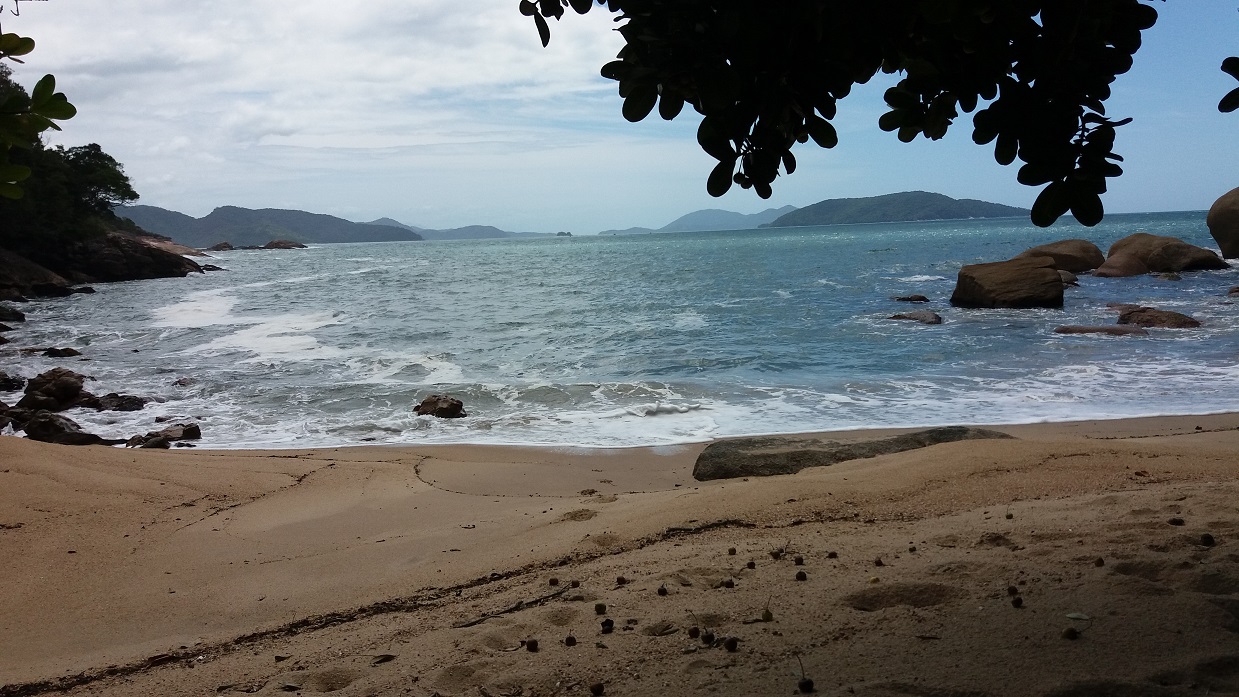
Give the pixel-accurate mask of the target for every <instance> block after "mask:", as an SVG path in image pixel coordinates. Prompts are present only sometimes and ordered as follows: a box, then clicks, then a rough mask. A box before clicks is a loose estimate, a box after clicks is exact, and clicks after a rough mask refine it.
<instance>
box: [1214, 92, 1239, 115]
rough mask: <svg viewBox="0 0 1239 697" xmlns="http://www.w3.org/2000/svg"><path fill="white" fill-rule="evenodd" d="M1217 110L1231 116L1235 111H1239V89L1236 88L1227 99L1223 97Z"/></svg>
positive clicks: (1229, 93)
mask: <svg viewBox="0 0 1239 697" xmlns="http://www.w3.org/2000/svg"><path fill="white" fill-rule="evenodd" d="M1217 108H1218V111H1220V112H1222V113H1223V114H1229V113H1230V112H1232V111H1234V110H1235V109H1239V87H1236V88H1235V89H1233V90H1231V91H1230V92H1228V93H1227V94H1226V96H1225V97H1222V101H1220V102H1218V105H1217Z"/></svg>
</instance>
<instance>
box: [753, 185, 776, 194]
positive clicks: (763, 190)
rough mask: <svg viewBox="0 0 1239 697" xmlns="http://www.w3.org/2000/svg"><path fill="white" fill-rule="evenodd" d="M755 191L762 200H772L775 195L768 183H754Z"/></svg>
mask: <svg viewBox="0 0 1239 697" xmlns="http://www.w3.org/2000/svg"><path fill="white" fill-rule="evenodd" d="M753 191H756V192H757V195H758V196H760V197H762V198H770V196H771V195H772V194H774V189H771V188H770V185H769V184H767V183H766V182H753Z"/></svg>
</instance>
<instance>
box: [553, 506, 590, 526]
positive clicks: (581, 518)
mask: <svg viewBox="0 0 1239 697" xmlns="http://www.w3.org/2000/svg"><path fill="white" fill-rule="evenodd" d="M597 515H598V511H594V510H590V509H588V508H578V509H577V510H575V511H568V512H567V513H565V514H563V515H561V516H560V517H559V522H561V523H569V522H572V523H583V522H585V521H587V520H592V519H593V518H594V517H595V516H597Z"/></svg>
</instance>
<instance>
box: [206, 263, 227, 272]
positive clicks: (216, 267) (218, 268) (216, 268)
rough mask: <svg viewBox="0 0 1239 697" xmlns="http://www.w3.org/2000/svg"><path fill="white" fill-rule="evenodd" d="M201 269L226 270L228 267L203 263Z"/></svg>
mask: <svg viewBox="0 0 1239 697" xmlns="http://www.w3.org/2000/svg"><path fill="white" fill-rule="evenodd" d="M202 270H203V271H227V270H228V269H225V268H223V267H222V266H216V265H215V264H203V265H202Z"/></svg>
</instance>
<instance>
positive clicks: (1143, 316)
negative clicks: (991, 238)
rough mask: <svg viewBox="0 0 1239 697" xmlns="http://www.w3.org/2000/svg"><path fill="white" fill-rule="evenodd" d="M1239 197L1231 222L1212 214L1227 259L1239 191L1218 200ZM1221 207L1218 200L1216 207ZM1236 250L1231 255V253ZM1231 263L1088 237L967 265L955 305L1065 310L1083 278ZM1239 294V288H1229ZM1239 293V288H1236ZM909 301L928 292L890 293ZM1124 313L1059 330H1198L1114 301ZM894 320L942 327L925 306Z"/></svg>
mask: <svg viewBox="0 0 1239 697" xmlns="http://www.w3.org/2000/svg"><path fill="white" fill-rule="evenodd" d="M1228 197H1230V199H1233V201H1232V202H1231V203H1229V204H1228V205H1231V206H1232V207H1233V213H1234V215H1233V219H1232V220H1231V224H1230V227H1228V228H1225V229H1223V227H1222V225H1221V223H1217V222H1216V220H1218V219H1220V218H1221V217H1222V216H1219V215H1215V213H1214V212H1211V213H1210V216H1209V225H1210V232H1211V233H1212V234H1213V237H1214V239H1216V240H1217V241H1218V243H1219V246H1220V247H1221V248H1222V250H1223V253H1224V254H1225V255H1226V256H1232V255H1233V256H1239V189H1236V190H1235V191H1232V192H1230V194H1227V196H1224V197H1223V198H1222V199H1220V200H1219V205H1220V204H1221V203H1222V202H1223V201H1226V200H1228ZM1214 209H1215V211H1216V210H1217V209H1218V205H1215V206H1214ZM1227 249H1229V250H1231V251H1230V252H1227V251H1226V250H1227ZM1227 268H1230V264H1228V263H1227V262H1226V260H1225V259H1223V258H1222V257H1220V256H1218V254H1217V253H1216V252H1214V251H1212V250H1209V249H1205V248H1203V247H1197V246H1196V245H1192V244H1189V243H1187V242H1184V241H1183V240H1180V239H1177V238H1174V237H1166V236H1162V235H1152V234H1149V233H1147V232H1137V233H1135V234H1133V235H1128V236H1127V237H1124V238H1123V239H1121V240H1119V241H1117V242H1115V243H1114V244H1113V245H1111V246H1110V249H1109V251H1108V253H1106V254H1103V253H1102V251H1101V249H1099V248H1098V247H1097V245H1095V244H1093V243H1092V242H1090V241H1088V240H1081V239H1071V240H1062V241H1059V242H1052V243H1050V244H1044V245H1040V246H1037V247H1033V248H1031V249H1028V250H1025V251H1024V252H1021V253H1020V254H1018V255H1016V256H1015V257H1014V258H1012V259H1009V260H1007V261H996V262H990V263H985V264H968V265H966V266H964V267H963V268H961V269H960V271H959V276H958V279H957V280H956V284H955V289H954V292H953V293H952V294H951V305H953V306H955V307H962V308H1061V307H1062V306H1063V299H1064V290H1065V289H1066V288H1070V287H1072V286H1077V285H1079V282H1080V281H1079V276H1080V275H1086V274H1087V275H1092V276H1094V277H1098V278H1124V277H1130V276H1139V275H1144V274H1150V273H1152V274H1157V275H1159V276H1161V277H1162V278H1166V279H1172V280H1173V279H1178V278H1180V276H1179V274H1180V273H1184V272H1190V271H1209V270H1219V269H1227ZM1231 290H1232V291H1239V287H1236V288H1233V289H1231ZM1235 294H1239V293H1235ZM892 299H893V300H898V301H903V302H914V303H923V302H928V298H926V297H925V296H923V295H909V296H901V297H895V298H892ZM1112 309H1114V310H1115V311H1117V312H1118V313H1119V316H1118V321H1117V324H1116V325H1103V326H1074V325H1073V326H1063V327H1059V328H1057V329H1055V332H1057V333H1059V334H1086V333H1099V334H1108V335H1113V336H1128V335H1141V334H1147V332H1146V331H1145V328H1146V327H1164V328H1174V329H1186V328H1193V327H1199V326H1200V322H1199V321H1197V320H1196V319H1194V318H1192V317H1189V316H1187V315H1184V314H1181V313H1177V312H1171V311H1168V310H1158V309H1156V308H1150V307H1143V306H1137V305H1114V306H1112ZM890 319H895V320H915V321H919V322H923V323H925V324H941V323H942V318H941V316H939V315H938V314H936V313H934V312H930V311H927V310H919V311H914V312H904V313H899V314H896V315H892V316H891V317H890Z"/></svg>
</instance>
